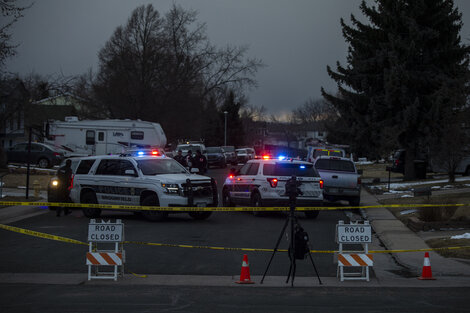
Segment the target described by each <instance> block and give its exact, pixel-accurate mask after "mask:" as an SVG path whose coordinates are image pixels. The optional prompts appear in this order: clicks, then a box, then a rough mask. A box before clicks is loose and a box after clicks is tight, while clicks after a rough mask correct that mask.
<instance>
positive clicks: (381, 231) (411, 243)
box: [361, 189, 470, 277]
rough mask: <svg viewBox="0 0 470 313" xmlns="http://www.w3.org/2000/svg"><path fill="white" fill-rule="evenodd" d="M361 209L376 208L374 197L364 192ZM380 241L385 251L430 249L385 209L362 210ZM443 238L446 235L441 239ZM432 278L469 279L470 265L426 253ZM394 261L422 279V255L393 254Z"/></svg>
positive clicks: (434, 253) (418, 253) (415, 253)
mask: <svg viewBox="0 0 470 313" xmlns="http://www.w3.org/2000/svg"><path fill="white" fill-rule="evenodd" d="M361 200H362V201H361V204H362V205H379V204H380V203H379V202H378V201H377V198H376V196H374V195H372V194H370V193H368V192H367V191H365V190H364V189H363V190H362V193H361ZM363 212H364V214H365V215H366V218H367V219H368V220H369V222H370V224H371V225H372V227H373V229H374V231H375V232H376V234H377V236H378V237H379V238H380V241H381V242H382V243H383V244H384V245H385V247H386V248H387V250H408V249H410V250H411V249H426V248H429V247H428V245H426V243H425V242H424V240H423V239H422V238H421V237H420V236H418V235H417V234H416V233H414V232H413V231H412V230H410V229H409V228H408V227H406V226H405V225H404V224H403V223H402V222H401V221H399V220H397V219H396V218H395V216H393V214H392V213H391V212H390V211H389V210H387V209H386V208H377V209H363ZM443 236H445V235H443ZM429 255H430V261H431V266H432V273H433V276H434V277H439V276H466V277H470V264H466V263H463V262H459V261H457V260H454V259H450V258H444V257H442V256H440V255H439V254H437V253H436V252H434V251H431V252H429ZM393 257H394V258H395V260H396V261H397V262H398V263H399V264H400V265H402V266H405V267H406V268H408V269H409V270H410V271H411V272H412V273H416V275H417V276H420V275H421V272H422V267H423V262H424V252H402V253H393Z"/></svg>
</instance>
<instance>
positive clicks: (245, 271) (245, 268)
mask: <svg viewBox="0 0 470 313" xmlns="http://www.w3.org/2000/svg"><path fill="white" fill-rule="evenodd" d="M236 283H237V284H254V283H255V282H253V281H251V278H250V265H249V264H248V256H247V255H246V254H244V255H243V263H242V271H241V273H240V280H239V281H236Z"/></svg>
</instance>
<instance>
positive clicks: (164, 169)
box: [137, 159, 188, 176]
mask: <svg viewBox="0 0 470 313" xmlns="http://www.w3.org/2000/svg"><path fill="white" fill-rule="evenodd" d="M137 165H138V166H139V168H140V170H141V171H142V174H144V175H149V176H151V175H161V174H183V173H184V174H186V173H188V171H186V169H185V168H184V167H183V166H182V165H181V164H179V163H178V162H176V161H175V160H173V159H146V160H137Z"/></svg>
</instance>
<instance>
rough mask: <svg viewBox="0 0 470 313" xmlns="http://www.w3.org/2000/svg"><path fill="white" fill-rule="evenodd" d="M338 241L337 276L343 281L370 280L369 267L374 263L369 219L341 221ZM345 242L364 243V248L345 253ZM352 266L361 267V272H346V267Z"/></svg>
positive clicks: (337, 227) (337, 232) (337, 229)
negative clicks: (361, 221) (352, 221)
mask: <svg viewBox="0 0 470 313" xmlns="http://www.w3.org/2000/svg"><path fill="white" fill-rule="evenodd" d="M336 242H337V243H338V244H339V249H338V250H339V253H338V269H337V271H336V276H337V277H338V276H339V278H340V280H341V281H345V280H366V281H369V267H371V266H373V265H374V261H373V257H372V254H369V243H372V229H371V226H370V224H369V221H364V224H358V223H353V224H344V221H339V222H338V225H336ZM344 244H362V245H363V248H364V250H363V251H348V253H344V252H343V251H344V250H343V245H344ZM350 252H352V253H350ZM350 267H361V272H357V271H356V272H345V268H350Z"/></svg>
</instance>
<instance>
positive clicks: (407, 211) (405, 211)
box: [400, 209, 418, 215]
mask: <svg viewBox="0 0 470 313" xmlns="http://www.w3.org/2000/svg"><path fill="white" fill-rule="evenodd" d="M417 211H418V210H416V209H410V210H404V211H401V212H400V215H406V214H411V213H415V212H417Z"/></svg>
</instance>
